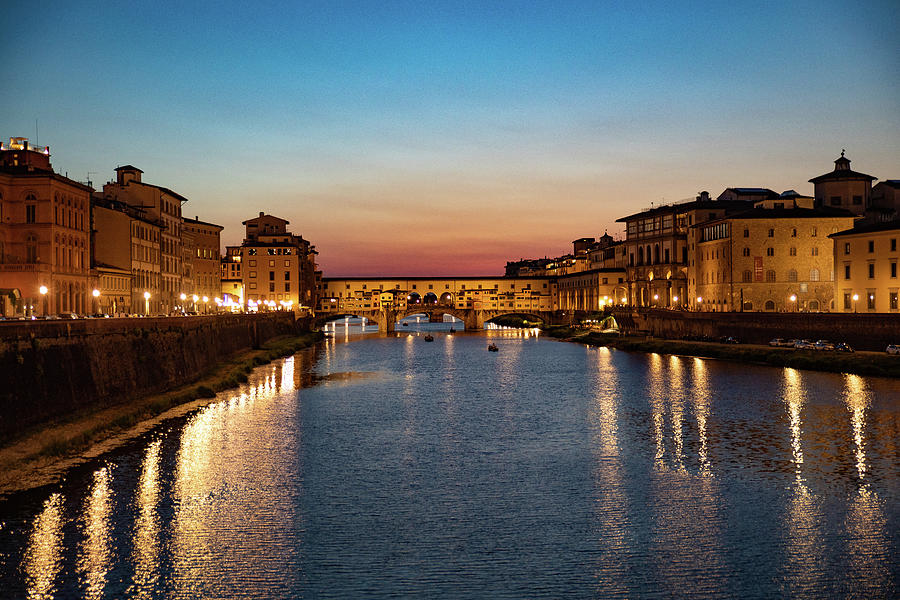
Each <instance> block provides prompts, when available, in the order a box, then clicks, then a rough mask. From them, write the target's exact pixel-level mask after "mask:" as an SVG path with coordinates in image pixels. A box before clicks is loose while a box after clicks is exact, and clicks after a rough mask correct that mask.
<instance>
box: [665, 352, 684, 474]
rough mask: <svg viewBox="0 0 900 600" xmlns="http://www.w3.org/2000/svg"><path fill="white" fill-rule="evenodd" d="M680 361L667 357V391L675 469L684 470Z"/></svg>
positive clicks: (676, 358) (673, 357)
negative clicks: (668, 394)
mask: <svg viewBox="0 0 900 600" xmlns="http://www.w3.org/2000/svg"><path fill="white" fill-rule="evenodd" d="M681 366H682V362H681V359H680V358H679V357H677V356H675V355H672V356H670V357H669V376H668V380H669V391H670V394H671V395H670V400H671V414H672V438H673V441H674V443H675V457H674V460H675V469H676V470H678V471H683V470H684V460H683V459H684V433H683V431H682V427H681V424H682V420H683V417H684V383H683V382H682V373H681Z"/></svg>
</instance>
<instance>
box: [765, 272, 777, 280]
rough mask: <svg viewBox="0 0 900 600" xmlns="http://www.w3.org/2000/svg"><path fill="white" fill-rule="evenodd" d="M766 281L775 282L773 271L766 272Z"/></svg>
mask: <svg viewBox="0 0 900 600" xmlns="http://www.w3.org/2000/svg"><path fill="white" fill-rule="evenodd" d="M766 281H767V282H770V283H771V282H773V281H775V271H772V270H769V271H766Z"/></svg>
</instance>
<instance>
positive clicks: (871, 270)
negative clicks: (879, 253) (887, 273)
mask: <svg viewBox="0 0 900 600" xmlns="http://www.w3.org/2000/svg"><path fill="white" fill-rule="evenodd" d="M869 279H875V263H869Z"/></svg>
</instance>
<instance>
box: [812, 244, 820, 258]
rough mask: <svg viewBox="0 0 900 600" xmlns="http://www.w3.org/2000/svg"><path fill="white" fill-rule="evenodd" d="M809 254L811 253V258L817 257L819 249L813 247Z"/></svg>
mask: <svg viewBox="0 0 900 600" xmlns="http://www.w3.org/2000/svg"><path fill="white" fill-rule="evenodd" d="M811 252H812V255H813V256H818V255H819V247H818V246H813V247H812V250H811Z"/></svg>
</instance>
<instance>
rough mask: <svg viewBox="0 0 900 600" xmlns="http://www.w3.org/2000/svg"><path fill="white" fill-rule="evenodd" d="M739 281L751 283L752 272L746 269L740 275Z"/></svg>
mask: <svg viewBox="0 0 900 600" xmlns="http://www.w3.org/2000/svg"><path fill="white" fill-rule="evenodd" d="M741 281H743V282H744V283H751V282H752V281H753V271H751V270H750V269H747V270H746V271H744V272H743V273H742V274H741Z"/></svg>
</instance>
